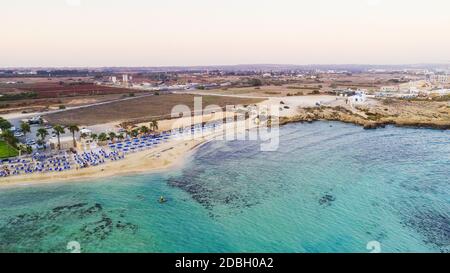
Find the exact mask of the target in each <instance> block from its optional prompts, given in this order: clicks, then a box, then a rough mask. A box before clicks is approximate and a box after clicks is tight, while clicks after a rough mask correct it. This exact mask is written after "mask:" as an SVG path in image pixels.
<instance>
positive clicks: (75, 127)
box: [69, 124, 80, 147]
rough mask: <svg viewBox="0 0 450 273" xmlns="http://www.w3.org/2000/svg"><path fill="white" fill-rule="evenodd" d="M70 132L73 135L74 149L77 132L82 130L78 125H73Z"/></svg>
mask: <svg viewBox="0 0 450 273" xmlns="http://www.w3.org/2000/svg"><path fill="white" fill-rule="evenodd" d="M69 131H70V132H71V133H72V139H73V147H76V146H77V141H76V140H75V132H79V131H80V128H78V126H77V125H75V124H73V125H70V126H69Z"/></svg>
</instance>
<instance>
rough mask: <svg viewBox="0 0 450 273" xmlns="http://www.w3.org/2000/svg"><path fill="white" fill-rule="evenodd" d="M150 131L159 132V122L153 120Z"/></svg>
mask: <svg viewBox="0 0 450 273" xmlns="http://www.w3.org/2000/svg"><path fill="white" fill-rule="evenodd" d="M150 129H151V130H152V131H156V130H158V121H157V120H152V121H151V122H150Z"/></svg>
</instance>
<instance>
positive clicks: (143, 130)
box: [139, 126, 149, 135]
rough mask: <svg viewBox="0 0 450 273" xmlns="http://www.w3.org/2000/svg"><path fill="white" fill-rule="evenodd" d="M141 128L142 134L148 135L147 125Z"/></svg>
mask: <svg viewBox="0 0 450 273" xmlns="http://www.w3.org/2000/svg"><path fill="white" fill-rule="evenodd" d="M139 130H140V131H141V133H142V134H144V135H146V134H147V133H148V131H149V129H148V127H147V126H141V128H139Z"/></svg>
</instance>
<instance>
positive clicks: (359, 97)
mask: <svg viewBox="0 0 450 273" xmlns="http://www.w3.org/2000/svg"><path fill="white" fill-rule="evenodd" d="M349 100H350V103H351V104H361V103H365V102H366V100H367V96H366V92H364V91H361V90H358V91H356V92H355V95H354V96H351V97H349Z"/></svg>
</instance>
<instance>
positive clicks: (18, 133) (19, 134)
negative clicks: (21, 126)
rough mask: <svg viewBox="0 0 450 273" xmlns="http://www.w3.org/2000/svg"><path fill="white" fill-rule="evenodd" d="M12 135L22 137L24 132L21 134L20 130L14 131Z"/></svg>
mask: <svg viewBox="0 0 450 273" xmlns="http://www.w3.org/2000/svg"><path fill="white" fill-rule="evenodd" d="M14 136H15V137H23V136H24V134H23V133H22V132H20V131H16V132H15V133H14Z"/></svg>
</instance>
